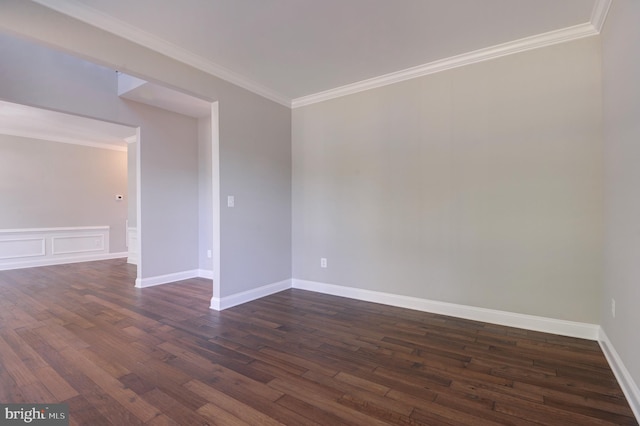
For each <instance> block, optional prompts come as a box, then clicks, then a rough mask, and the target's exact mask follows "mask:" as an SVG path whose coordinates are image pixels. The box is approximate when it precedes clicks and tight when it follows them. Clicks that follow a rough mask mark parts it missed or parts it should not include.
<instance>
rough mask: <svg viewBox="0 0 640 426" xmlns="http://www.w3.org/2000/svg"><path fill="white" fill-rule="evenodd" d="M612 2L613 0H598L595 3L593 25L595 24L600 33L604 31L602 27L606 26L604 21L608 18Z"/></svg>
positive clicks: (592, 17) (592, 14)
mask: <svg viewBox="0 0 640 426" xmlns="http://www.w3.org/2000/svg"><path fill="white" fill-rule="evenodd" d="M611 2H612V0H596V3H595V4H594V5H593V11H592V12H591V25H593V27H594V28H595V30H596V31H597V32H598V33H600V31H602V27H604V23H605V21H606V20H607V14H608V13H609V8H610V7H611Z"/></svg>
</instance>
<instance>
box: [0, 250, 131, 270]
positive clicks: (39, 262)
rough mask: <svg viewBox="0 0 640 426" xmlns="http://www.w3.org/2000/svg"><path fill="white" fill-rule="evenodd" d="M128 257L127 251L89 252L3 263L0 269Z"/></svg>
mask: <svg viewBox="0 0 640 426" xmlns="http://www.w3.org/2000/svg"><path fill="white" fill-rule="evenodd" d="M126 257H127V253H99V254H87V255H82V256H73V257H56V258H48V259H39V260H25V261H20V262H13V263H4V264H1V265H0V271H6V270H9V269H24V268H36V267H40V266H52V265H66V264H69V263H81V262H94V261H96V260H109V259H121V258H126Z"/></svg>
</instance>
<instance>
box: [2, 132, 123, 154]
mask: <svg viewBox="0 0 640 426" xmlns="http://www.w3.org/2000/svg"><path fill="white" fill-rule="evenodd" d="M0 135H9V136H18V137H21V138H29V139H38V140H42V141H46V142H60V143H68V144H71V145H82V146H88V147H91V148H100V149H108V150H111V151H120V152H127V147H126V146H119V145H111V144H108V143H103V142H95V141H88V140H85V139H75V138H68V137H63V136H50V135H48V134H45V133H38V132H32V131H28V130H14V129H3V128H1V127H0Z"/></svg>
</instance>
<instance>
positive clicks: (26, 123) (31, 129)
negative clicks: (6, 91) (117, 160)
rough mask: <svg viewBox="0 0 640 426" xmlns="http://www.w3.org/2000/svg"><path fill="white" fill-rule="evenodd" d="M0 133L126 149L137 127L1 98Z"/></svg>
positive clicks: (120, 149)
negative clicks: (14, 102) (20, 103)
mask: <svg viewBox="0 0 640 426" xmlns="http://www.w3.org/2000/svg"><path fill="white" fill-rule="evenodd" d="M0 134H7V135H14V136H22V137H28V138H35V139H43V140H49V141H55V142H63V143H72V144H77V145H87V146H94V147H99V148H106V149H115V150H119V151H124V150H126V147H127V142H126V139H127V138H130V137H135V136H136V129H135V128H133V127H128V126H123V125H120V124H115V123H108V122H106V121H100V120H94V119H91V118H85V117H79V116H76V115H70V114H64V113H61V112H56V111H49V110H46V109H40V108H34V107H30V106H26V105H19V104H13V103H9V102H4V101H0Z"/></svg>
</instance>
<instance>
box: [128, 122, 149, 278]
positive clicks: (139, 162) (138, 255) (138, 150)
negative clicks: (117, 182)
mask: <svg viewBox="0 0 640 426" xmlns="http://www.w3.org/2000/svg"><path fill="white" fill-rule="evenodd" d="M141 132H142V130H141V128H140V126H138V127H136V141H137V142H138V143H136V144H135V145H134V147H135V150H136V231H137V233H136V241H135V247H134V250H135V252H136V258H135V261H136V266H137V268H136V284H137V283H138V281H139V280H140V281H142V266H143V265H142V173H141V170H142V160H141V153H142V139H141V135H142V133H141ZM145 146H146V145H145ZM129 249H131V247H129Z"/></svg>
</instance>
